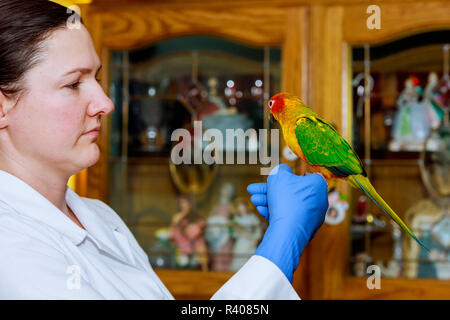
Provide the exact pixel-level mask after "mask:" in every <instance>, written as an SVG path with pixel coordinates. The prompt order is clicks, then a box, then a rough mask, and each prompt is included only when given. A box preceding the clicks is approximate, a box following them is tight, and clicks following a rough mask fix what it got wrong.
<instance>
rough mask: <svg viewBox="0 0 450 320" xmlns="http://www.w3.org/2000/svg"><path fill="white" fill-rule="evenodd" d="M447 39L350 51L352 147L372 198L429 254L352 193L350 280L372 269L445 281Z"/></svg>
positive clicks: (448, 242)
mask: <svg viewBox="0 0 450 320" xmlns="http://www.w3.org/2000/svg"><path fill="white" fill-rule="evenodd" d="M449 35H450V33H449V32H448V31H435V32H429V33H425V34H418V35H414V36H411V37H408V38H403V39H399V40H395V41H392V42H389V43H384V44H380V45H375V46H370V47H369V46H365V47H355V48H353V61H352V71H353V82H352V85H353V128H354V130H353V146H354V148H355V150H356V151H357V152H358V154H359V156H360V158H361V159H362V160H363V162H364V164H365V166H366V168H367V169H368V170H367V171H368V173H369V177H370V180H371V181H372V184H373V185H374V187H375V188H376V189H377V191H378V193H379V194H380V195H381V196H382V197H383V198H384V200H385V201H386V202H387V203H388V204H389V205H390V206H391V208H392V209H393V210H394V211H395V212H396V213H397V214H398V215H399V216H400V217H401V218H402V220H403V221H404V222H405V223H406V224H407V225H408V226H409V227H410V229H411V230H412V232H413V233H414V234H415V235H416V236H417V237H418V238H419V239H420V240H421V241H422V242H423V243H424V245H425V246H426V247H427V248H428V249H429V250H430V251H427V250H426V249H424V248H423V247H420V246H419V245H418V244H417V243H416V242H415V241H414V239H413V238H412V237H410V236H409V235H408V234H407V233H406V232H404V231H402V230H401V229H400V228H399V227H398V226H397V224H395V223H393V222H392V220H391V219H390V218H389V217H388V216H387V215H386V214H385V213H384V212H383V211H382V210H381V209H380V208H379V207H378V206H377V205H376V204H375V203H374V202H373V201H371V200H370V199H369V198H368V197H367V195H366V194H364V192H362V191H360V190H356V189H355V191H354V192H353V193H352V199H353V201H352V203H351V208H352V212H354V214H353V217H352V222H351V223H352V224H351V241H352V243H351V260H350V269H351V273H352V274H353V275H355V276H360V277H365V276H366V275H367V274H366V272H367V271H366V270H367V267H368V266H369V265H377V266H379V267H380V270H381V275H382V276H384V277H391V278H401V277H404V278H437V279H450V255H449V249H450V227H449V226H450V220H449V219H450V217H449V206H450V202H449V197H450V193H449V186H450V184H449V182H450V180H449V177H450V172H449V170H450V169H449V164H450V157H449V152H450V141H449V137H450V136H449V134H448V133H449V131H450V129H449V125H448V108H449V92H450V79H449V73H448V72H449V70H448V53H449V45H448V44H447V43H446V42H448V39H450V37H449ZM369 90H370V97H369V96H368V95H366V94H367V93H369V92H368V91H369Z"/></svg>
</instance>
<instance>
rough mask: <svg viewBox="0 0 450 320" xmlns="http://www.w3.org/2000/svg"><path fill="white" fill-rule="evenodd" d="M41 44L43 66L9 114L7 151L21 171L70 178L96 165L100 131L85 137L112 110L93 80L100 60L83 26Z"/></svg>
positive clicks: (27, 82)
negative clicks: (52, 172) (47, 170)
mask: <svg viewBox="0 0 450 320" xmlns="http://www.w3.org/2000/svg"><path fill="white" fill-rule="evenodd" d="M43 44H44V50H43V55H42V57H41V62H39V63H38V64H37V65H36V66H35V67H34V68H32V69H31V70H29V71H28V72H27V74H26V75H25V79H24V80H25V82H24V88H25V91H24V93H23V95H22V96H21V98H20V99H19V101H18V103H17V105H15V107H14V108H12V109H11V110H10V111H9V112H8V115H7V117H8V120H7V121H8V123H7V128H6V129H7V131H8V137H9V140H10V141H9V142H10V143H9V144H8V145H9V146H13V148H14V149H15V152H14V154H16V155H19V159H20V160H19V159H18V160H19V161H22V162H23V164H24V165H28V166H33V165H35V167H36V168H41V169H42V167H44V168H53V169H55V170H59V171H60V172H61V173H64V174H67V175H71V174H74V173H76V172H79V171H81V170H82V169H84V168H86V167H89V166H92V165H93V164H95V163H96V162H97V160H98V158H99V155H100V152H99V148H98V146H97V144H96V140H97V137H98V131H94V132H91V133H89V134H87V132H89V131H91V130H93V129H96V128H97V129H98V128H99V126H100V116H101V115H105V114H109V113H111V112H112V111H113V109H114V106H113V103H112V101H111V100H110V99H109V98H108V97H107V96H106V95H105V93H104V92H103V89H102V87H101V86H100V84H99V83H98V82H97V80H96V77H97V76H98V74H97V73H99V68H100V60H99V58H98V56H97V54H96V52H95V49H94V45H93V43H92V40H91V37H90V35H89V33H88V31H87V30H86V28H85V27H84V26H82V27H81V28H80V29H67V28H64V29H58V30H57V31H54V32H53V34H52V35H51V37H49V38H48V39H47V40H46V41H44V43H43ZM1 131H4V130H0V133H1Z"/></svg>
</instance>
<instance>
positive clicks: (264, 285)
mask: <svg viewBox="0 0 450 320" xmlns="http://www.w3.org/2000/svg"><path fill="white" fill-rule="evenodd" d="M66 201H67V204H68V206H69V207H70V208H71V209H72V211H73V212H74V213H75V215H76V216H77V218H78V219H79V220H80V222H81V223H82V224H83V226H84V227H85V228H86V230H83V229H82V228H80V227H78V226H77V225H76V224H75V223H74V222H73V221H72V220H70V219H69V218H68V217H67V216H66V215H65V214H64V213H62V212H61V211H60V210H59V209H57V208H56V207H55V206H54V205H53V204H52V203H50V202H49V201H48V200H47V199H46V198H44V197H43V196H42V195H41V194H40V193H38V192H37V191H36V190H34V189H33V188H31V187H30V186H29V185H27V184H26V183H24V182H23V181H22V180H20V179H18V178H17V177H15V176H13V175H11V174H9V173H7V172H5V171H2V170H0V299H173V296H172V295H171V294H170V292H169V291H168V290H167V288H166V287H165V286H164V284H163V283H162V282H161V280H160V279H159V278H158V276H157V275H156V274H155V272H154V271H153V269H152V267H151V265H150V263H149V260H148V257H147V255H146V254H145V252H144V251H143V250H142V248H141V247H140V246H139V244H138V243H137V242H136V239H135V238H134V236H133V235H132V233H131V232H130V230H129V229H128V227H127V226H126V225H125V223H124V222H123V221H122V220H121V218H120V217H119V216H118V215H117V214H116V212H114V210H112V209H111V208H110V207H109V206H107V205H106V204H105V203H103V202H101V201H99V200H93V199H88V198H81V197H79V196H78V195H77V194H76V193H75V192H74V191H73V190H71V189H70V188H67V191H66ZM212 298H213V299H299V297H298V295H297V293H296V292H295V290H294V289H293V288H292V286H291V284H290V282H289V281H288V280H287V278H286V277H285V275H284V274H283V273H282V272H281V270H280V269H279V268H278V267H277V266H275V265H274V264H273V263H272V262H271V261H269V260H267V259H265V258H263V257H261V256H256V255H254V256H252V257H251V258H250V259H249V261H248V262H247V263H246V264H245V265H244V266H243V267H242V268H241V269H240V270H239V271H238V272H237V273H236V274H235V275H234V276H233V277H232V278H231V279H230V280H229V281H228V282H227V283H225V284H224V285H223V286H222V288H220V290H219V291H217V292H216V293H215V294H214V296H213V297H212Z"/></svg>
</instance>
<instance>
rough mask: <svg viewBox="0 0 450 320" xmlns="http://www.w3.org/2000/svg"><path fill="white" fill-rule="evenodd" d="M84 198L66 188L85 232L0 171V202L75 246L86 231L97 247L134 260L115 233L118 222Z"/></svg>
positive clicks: (132, 262)
mask: <svg viewBox="0 0 450 320" xmlns="http://www.w3.org/2000/svg"><path fill="white" fill-rule="evenodd" d="M85 200H87V201H89V199H83V198H81V197H80V196H78V195H77V194H76V193H75V192H74V191H73V190H71V189H70V188H69V187H67V189H66V202H67V204H68V206H69V207H70V208H71V209H72V211H73V212H74V213H75V215H76V216H77V218H78V219H79V220H80V222H81V223H82V224H83V226H84V227H85V228H86V230H88V231H86V230H84V229H82V228H80V227H79V226H77V225H76V224H75V223H74V222H73V221H72V220H70V219H69V217H67V216H66V215H65V214H64V213H63V212H62V211H61V210H59V209H58V208H57V207H55V206H54V205H53V204H52V203H51V202H50V201H48V200H47V199H46V198H45V197H44V196H42V195H41V194H40V193H39V192H37V191H36V190H35V189H33V188H32V187H31V186H29V185H28V184H26V183H25V182H24V181H22V180H20V179H19V178H17V177H16V176H14V175H12V174H10V173H7V172H6V171H3V170H0V201H3V202H4V203H6V204H7V205H8V206H9V207H11V208H12V209H14V210H15V211H16V212H17V213H18V214H21V215H23V216H27V217H29V218H31V219H34V220H37V221H39V222H41V223H44V224H46V225H48V226H50V227H51V228H53V229H55V230H56V231H58V232H59V233H61V234H63V235H64V236H66V237H68V238H69V239H70V240H71V241H72V242H73V243H74V244H75V245H79V244H81V243H82V242H83V241H84V239H85V238H86V236H87V235H88V232H89V235H92V237H91V238H93V240H94V241H95V242H96V244H97V245H98V246H99V248H100V249H101V250H103V251H106V252H108V253H109V254H111V255H112V256H114V257H115V258H117V259H119V260H121V261H123V262H126V263H130V264H134V261H133V260H134V259H132V257H131V261H130V254H129V252H127V250H126V244H125V243H123V242H125V241H126V237H125V236H124V235H122V234H120V233H119V232H118V229H119V226H118V224H116V223H114V222H113V221H112V219H108V218H106V217H103V216H105V215H108V214H110V212H99V211H101V210H98V209H97V210H96V209H95V208H93V207H92V206H90V205H88V204H87V203H85ZM90 201H93V200H90ZM100 216H102V217H100ZM115 232H117V233H118V235H117V237H119V238H120V239H121V240H124V241H120V243H119V241H118V240H117V237H116V236H115ZM119 248H120V249H119ZM125 257H128V258H129V259H126V258H125Z"/></svg>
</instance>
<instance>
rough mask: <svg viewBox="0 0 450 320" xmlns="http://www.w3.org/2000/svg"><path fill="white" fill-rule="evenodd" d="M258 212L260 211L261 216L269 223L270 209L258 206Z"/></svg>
mask: <svg viewBox="0 0 450 320" xmlns="http://www.w3.org/2000/svg"><path fill="white" fill-rule="evenodd" d="M256 210H258V212H259V214H260V215H262V216H263V217H264V219H266V220H267V221H269V208H267V207H265V206H257V207H256Z"/></svg>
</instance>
